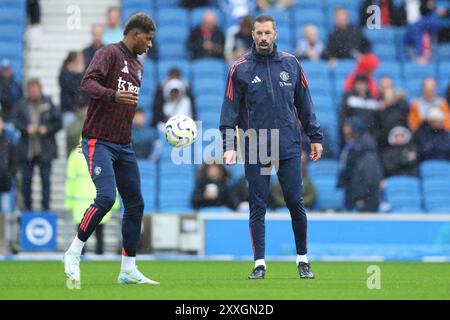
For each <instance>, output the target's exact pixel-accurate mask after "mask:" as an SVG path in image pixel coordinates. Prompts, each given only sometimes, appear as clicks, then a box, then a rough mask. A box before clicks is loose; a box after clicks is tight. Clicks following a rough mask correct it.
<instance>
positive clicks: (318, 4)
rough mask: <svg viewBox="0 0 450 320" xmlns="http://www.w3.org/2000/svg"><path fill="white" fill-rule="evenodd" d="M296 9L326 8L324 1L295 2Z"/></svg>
mask: <svg viewBox="0 0 450 320" xmlns="http://www.w3.org/2000/svg"><path fill="white" fill-rule="evenodd" d="M294 5H295V9H299V8H300V9H318V10H323V9H324V8H325V4H324V0H295V1H294Z"/></svg>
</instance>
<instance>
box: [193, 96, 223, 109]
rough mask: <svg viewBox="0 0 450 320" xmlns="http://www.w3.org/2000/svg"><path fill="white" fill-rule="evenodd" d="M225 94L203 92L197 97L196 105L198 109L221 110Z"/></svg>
mask: <svg viewBox="0 0 450 320" xmlns="http://www.w3.org/2000/svg"><path fill="white" fill-rule="evenodd" d="M222 101H223V95H221V96H218V95H213V94H201V95H198V96H197V97H196V100H195V105H196V106H197V109H198V110H202V109H210V108H213V109H214V108H217V109H219V110H220V108H221V106H222Z"/></svg>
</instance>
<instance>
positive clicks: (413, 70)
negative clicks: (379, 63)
mask: <svg viewBox="0 0 450 320" xmlns="http://www.w3.org/2000/svg"><path fill="white" fill-rule="evenodd" d="M403 70H404V72H405V79H410V78H420V79H424V78H426V77H436V67H435V65H434V64H432V63H430V64H427V65H420V64H417V63H415V62H411V61H407V62H405V64H404V66H403Z"/></svg>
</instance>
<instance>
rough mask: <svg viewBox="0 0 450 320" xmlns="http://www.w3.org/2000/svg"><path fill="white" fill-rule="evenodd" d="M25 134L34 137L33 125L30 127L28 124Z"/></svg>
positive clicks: (34, 128)
mask: <svg viewBox="0 0 450 320" xmlns="http://www.w3.org/2000/svg"><path fill="white" fill-rule="evenodd" d="M27 133H28V134H29V135H30V136H34V135H35V134H36V127H35V126H34V125H32V124H29V125H28V126H27Z"/></svg>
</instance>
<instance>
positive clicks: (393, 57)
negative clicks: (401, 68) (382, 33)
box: [373, 43, 397, 61]
mask: <svg viewBox="0 0 450 320" xmlns="http://www.w3.org/2000/svg"><path fill="white" fill-rule="evenodd" d="M373 53H374V54H375V55H376V56H377V57H378V58H379V59H380V60H381V61H397V51H396V47H395V45H393V44H391V43H375V44H373Z"/></svg>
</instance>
